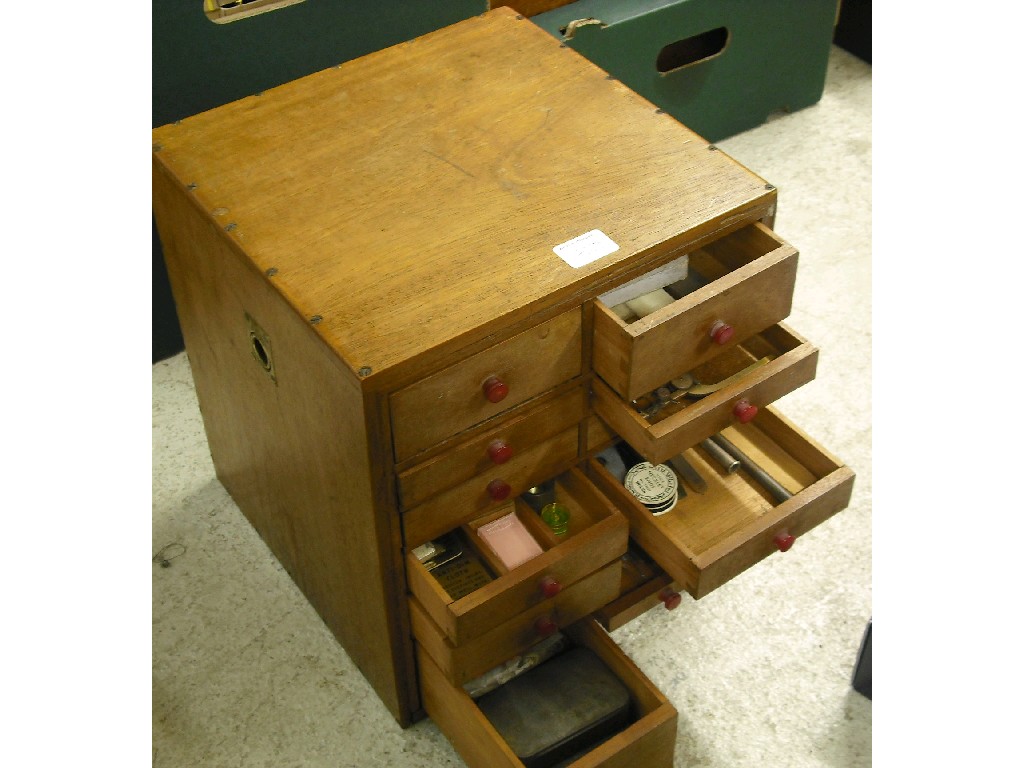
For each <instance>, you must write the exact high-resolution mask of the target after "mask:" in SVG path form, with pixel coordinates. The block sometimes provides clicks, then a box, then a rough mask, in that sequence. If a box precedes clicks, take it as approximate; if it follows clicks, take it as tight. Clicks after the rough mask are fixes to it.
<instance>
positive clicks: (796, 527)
mask: <svg viewBox="0 0 1024 768" xmlns="http://www.w3.org/2000/svg"><path fill="white" fill-rule="evenodd" d="M722 434H723V436H725V437H727V438H729V439H730V440H732V441H733V442H734V443H735V444H736V445H737V447H739V448H740V449H741V450H743V451H744V452H745V453H746V454H747V455H748V456H749V457H750V458H751V459H753V460H754V461H755V462H756V463H757V464H758V465H760V466H761V467H762V468H763V469H764V470H766V471H767V472H768V474H769V475H771V476H772V477H773V478H774V479H775V480H776V481H778V482H779V483H780V484H781V485H782V486H783V487H784V488H786V490H788V491H789V492H790V493H792V494H793V495H792V497H791V498H789V499H788V500H786V501H784V502H782V503H777V502H774V501H773V500H772V497H771V496H770V495H769V494H768V493H767V491H765V490H764V489H763V488H762V487H761V486H760V484H759V483H757V482H756V481H755V480H754V479H753V478H751V477H750V476H749V475H748V474H747V472H746V471H745V470H743V469H740V470H739V471H737V472H735V473H734V474H726V473H725V472H724V471H723V470H722V469H721V468H720V467H719V465H717V464H716V463H714V461H713V460H712V459H711V458H710V457H709V456H708V454H706V453H705V452H704V449H703V448H700V447H697V448H693V449H689V450H687V451H684V452H683V455H684V456H685V457H686V459H687V460H688V461H689V463H690V464H692V465H693V466H694V467H695V468H696V469H697V471H698V472H699V473H700V474H701V475H702V476H703V478H704V479H705V481H706V482H707V485H708V489H707V491H706V493H704V494H697V493H693V492H691V493H689V495H688V496H686V497H685V498H683V499H680V500H679V503H678V504H677V505H676V507H675V508H674V509H673V510H672V511H671V512H668V513H666V514H664V515H661V516H659V517H654V516H653V515H651V513H650V512H649V511H647V509H645V508H644V507H643V506H642V505H641V504H639V503H638V502H637V501H636V499H635V498H633V497H632V496H631V495H630V494H629V492H628V491H626V489H625V488H624V487H623V486H622V485H621V484H620V483H619V482H618V481H617V480H615V478H614V477H612V475H610V474H609V473H608V471H607V470H606V469H605V468H604V467H603V466H601V465H600V464H599V463H598V462H596V461H594V462H591V463H590V465H589V467H588V468H589V470H590V472H591V477H592V479H593V480H594V482H595V484H596V485H597V486H598V488H600V489H601V490H602V491H603V492H604V493H605V495H607V496H608V498H609V499H611V500H612V502H613V503H615V504H617V505H618V507H619V509H620V510H621V511H622V512H623V514H625V515H626V517H627V518H628V519H629V529H630V536H631V538H633V539H634V540H635V541H636V542H637V543H638V544H639V545H640V546H641V547H642V548H643V549H644V550H645V551H646V552H647V553H648V554H649V555H650V556H651V557H652V558H654V559H655V560H656V561H657V563H658V564H659V565H660V566H661V567H662V568H664V570H665V571H666V572H667V573H668V574H669V575H671V577H672V578H673V579H674V580H675V581H677V582H678V583H679V584H680V585H682V586H683V587H684V588H685V589H686V590H687V591H688V592H689V593H690V594H691V595H693V596H694V597H695V598H700V597H703V596H704V595H706V594H708V593H709V592H711V591H712V590H714V589H716V588H717V587H719V586H721V585H722V584H724V583H725V582H727V581H728V580H729V579H731V578H733V577H734V576H736V575H738V574H739V573H742V572H743V571H744V570H746V569H747V568H749V567H750V566H752V565H754V564H755V563H757V562H760V561H761V560H763V559H764V558H765V557H767V556H768V555H770V554H772V553H773V552H777V551H779V550H780V549H782V550H783V551H785V549H788V547H789V546H791V545H792V544H793V538H798V537H799V536H800V535H801V534H803V533H804V532H806V531H808V530H810V529H811V528H813V527H814V526H816V525H818V524H819V523H821V522H823V521H824V520H826V519H828V518H829V517H831V516H832V515H834V514H835V513H836V512H839V511H840V510H841V509H843V508H845V507H846V506H847V504H848V503H849V500H850V494H851V492H852V489H853V481H854V474H853V472H852V471H851V470H850V469H849V468H848V467H846V466H844V465H843V464H842V463H841V462H840V461H839V460H838V459H836V458H835V457H833V456H832V455H831V454H829V453H828V452H827V451H826V450H825V449H824V448H822V447H821V446H819V445H818V444H817V443H815V442H814V441H813V440H812V439H811V438H809V437H808V436H807V435H805V434H803V433H802V432H801V431H800V430H799V429H798V428H797V427H796V426H794V425H793V424H791V423H790V422H789V421H788V420H786V419H784V418H783V417H782V416H780V415H779V414H778V413H776V412H775V411H774V410H773V409H771V408H767V409H765V411H764V413H763V414H762V415H759V417H758V419H757V422H756V425H755V424H753V423H752V424H746V425H743V426H738V427H730V428H729V429H726V430H724V431H723V432H722ZM680 485H681V486H682V485H684V483H683V481H682V480H680ZM789 537H793V538H789ZM794 549H795V551H799V543H797V544H796V545H795V548H794Z"/></svg>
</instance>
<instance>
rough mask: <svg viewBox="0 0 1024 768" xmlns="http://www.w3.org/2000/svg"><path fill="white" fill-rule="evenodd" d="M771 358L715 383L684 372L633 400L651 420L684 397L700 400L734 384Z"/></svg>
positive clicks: (681, 400) (759, 361)
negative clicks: (699, 379) (702, 380)
mask: <svg viewBox="0 0 1024 768" xmlns="http://www.w3.org/2000/svg"><path fill="white" fill-rule="evenodd" d="M770 360H771V358H769V357H762V358H760V359H758V360H755V361H754V362H752V363H751V364H750V365H748V366H746V367H745V368H743V369H742V370H740V371H737V372H736V373H734V374H732V375H731V376H727V377H726V378H724V379H721V380H720V381H717V382H714V383H706V382H701V381H698V380H697V379H696V378H695V377H694V376H693V375H692V374H689V373H684V374H683V375H682V376H680V377H678V378H675V379H672V380H671V381H670V382H668V383H666V384H665V385H664V386H661V387H658V388H657V389H656V390H654V392H651V393H649V394H647V395H644V396H643V397H640V398H637V399H636V400H634V401H633V407H634V408H636V410H637V412H638V413H639V414H640V415H641V416H643V417H644V418H645V419H647V420H648V421H650V420H651V419H652V418H653V417H654V416H656V415H658V414H659V413H661V411H663V410H664V409H665V408H667V407H669V406H672V405H678V404H680V403H682V402H683V400H684V399H691V400H699V399H700V398H702V397H707V396H708V395H710V394H713V393H715V392H717V391H718V390H720V389H723V388H724V387H727V386H729V385H730V384H734V383H735V382H737V381H739V380H740V379H742V378H743V377H745V376H747V375H748V374H750V373H751V372H752V371H755V370H757V369H758V368H760V367H761V366H763V365H767V364H768V362H769V361H770Z"/></svg>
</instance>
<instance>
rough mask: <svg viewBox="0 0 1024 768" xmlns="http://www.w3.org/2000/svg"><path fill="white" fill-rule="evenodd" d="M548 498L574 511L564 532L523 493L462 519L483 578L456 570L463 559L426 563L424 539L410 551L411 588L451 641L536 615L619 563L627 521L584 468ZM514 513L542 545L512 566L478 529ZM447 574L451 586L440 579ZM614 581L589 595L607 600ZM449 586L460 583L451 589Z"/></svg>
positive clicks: (462, 534)
mask: <svg viewBox="0 0 1024 768" xmlns="http://www.w3.org/2000/svg"><path fill="white" fill-rule="evenodd" d="M551 498H552V499H553V500H555V501H557V502H558V503H559V504H563V505H565V507H566V508H567V509H568V511H569V524H568V529H567V530H566V531H565V533H563V534H562V535H560V536H558V535H555V533H554V532H553V531H552V530H551V528H549V527H548V526H547V525H546V524H545V523H544V522H543V521H542V520H541V518H540V516H539V515H538V513H537V511H536V510H535V509H533V508H532V507H531V506H530V505H528V504H527V502H526V501H524V499H523V497H516V498H515V499H514V500H512V501H510V502H508V504H507V506H505V507H502V508H500V509H499V510H496V511H491V512H490V513H488V514H487V515H486V516H484V517H480V518H477V519H475V520H473V521H472V522H470V523H468V524H466V525H464V526H462V528H461V529H460V538H461V539H462V541H463V543H464V546H465V547H466V552H465V556H466V557H475V558H477V559H478V560H479V561H481V562H479V563H478V564H476V565H473V566H472V567H473V568H475V569H476V570H477V573H478V579H477V581H476V582H475V583H474V584H470V585H469V586H466V578H465V573H464V572H462V571H457V570H455V569H457V568H460V565H459V563H458V562H452V563H450V564H446V565H444V566H440V567H439V568H435V569H433V570H428V565H425V564H424V563H423V562H421V560H420V557H419V556H418V555H422V554H423V552H424V551H423V550H422V549H421V548H420V547H419V546H418V547H417V548H416V549H411V550H410V551H409V553H408V554H407V555H406V572H407V578H408V583H409V589H410V591H411V592H412V593H413V595H414V596H415V598H416V600H417V601H418V603H419V605H420V606H421V607H422V609H423V611H424V613H425V614H426V615H428V616H429V617H430V619H431V620H432V621H433V622H434V624H435V625H436V626H437V627H438V628H439V629H440V631H441V632H442V633H443V635H444V636H445V637H446V638H447V640H448V641H449V642H450V643H451V644H452V645H463V644H465V643H466V642H467V641H469V640H472V639H474V638H478V637H481V636H484V635H485V634H487V633H490V632H492V631H493V630H494V629H495V628H496V627H498V626H499V625H500V624H503V623H504V622H506V621H508V620H509V618H510V617H514V616H517V615H519V614H523V613H524V612H530V611H533V610H534V609H537V610H538V611H539V612H540V613H538V618H539V617H540V616H542V615H543V612H544V611H546V610H553V609H556V608H557V606H558V605H559V604H560V603H561V602H562V601H564V600H565V595H564V593H565V592H568V591H569V590H570V588H571V587H572V586H573V585H574V584H576V583H577V582H580V581H582V580H583V579H584V578H585V577H587V576H590V575H591V574H594V573H595V572H597V571H599V570H601V569H602V568H603V567H605V566H609V565H613V566H614V567H618V558H619V557H620V556H622V555H623V554H624V553H625V551H626V544H627V540H628V524H627V522H626V519H625V518H624V517H623V516H622V515H621V514H620V513H619V512H618V510H616V509H615V507H614V506H613V505H612V504H611V503H610V502H609V501H608V499H606V498H605V497H604V496H603V495H602V494H601V493H600V492H599V491H598V490H597V489H596V488H595V487H594V485H593V484H592V483H591V482H590V480H588V479H587V477H586V476H585V475H584V474H583V472H581V471H580V470H579V469H578V468H573V469H571V470H569V471H568V472H566V473H564V474H563V475H560V476H559V477H558V478H556V479H555V482H554V486H553V494H552V497H551ZM546 500H550V499H546ZM510 513H512V514H514V515H515V517H516V518H517V519H518V520H519V521H520V522H521V523H522V526H523V528H525V529H526V531H527V532H528V534H529V535H531V536H532V538H533V539H534V540H535V541H536V542H537V544H538V545H539V547H540V549H542V550H543V551H542V552H541V554H538V555H536V556H534V557H532V559H529V560H526V561H525V562H523V563H522V564H520V565H517V566H515V567H513V568H511V569H509V568H507V567H506V565H505V564H504V563H503V562H502V560H501V559H500V556H498V555H496V554H495V553H494V551H493V550H492V549H491V547H490V546H488V544H487V543H486V542H485V541H483V540H481V537H480V535H479V531H480V529H481V527H482V526H485V525H487V524H488V523H491V522H492V521H493V520H495V519H497V518H503V517H504V516H507V515H508V514H510ZM421 544H422V542H421ZM427 562H428V564H429V563H430V561H429V560H428V561H427ZM480 574H483V575H480ZM442 576H443V577H444V578H443V579H442V578H441V577H442ZM488 576H489V577H490V579H489V580H487V577H488ZM453 578H454V579H456V580H457V581H452V579H453ZM445 580H447V583H448V584H449V586H448V587H447V588H446V587H445V586H444V585H443V584H442V581H445ZM453 584H454V586H452V585H453ZM472 587H475V588H472ZM615 589H616V585H614V584H612V585H611V586H610V587H609V588H607V589H604V588H602V587H600V583H599V584H598V586H597V590H596V592H595V594H594V595H593V597H592V600H598V601H599V600H601V599H603V600H604V601H607V600H609V599H611V598H612V597H614V596H615V594H617V593H616V592H615ZM449 590H451V591H452V592H455V591H456V590H458V591H457V592H456V594H455V596H453V595H452V594H450V592H449ZM463 592H465V594H462V593H463ZM589 602H590V601H588V604H589ZM598 604H600V603H598ZM595 607H596V606H595ZM591 610H593V608H591ZM533 639H534V640H536V638H535V637H534V638H533ZM499 661H500V659H499Z"/></svg>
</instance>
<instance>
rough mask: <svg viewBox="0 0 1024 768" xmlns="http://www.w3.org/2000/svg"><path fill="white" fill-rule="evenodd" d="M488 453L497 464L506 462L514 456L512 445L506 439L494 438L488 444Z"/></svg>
mask: <svg viewBox="0 0 1024 768" xmlns="http://www.w3.org/2000/svg"><path fill="white" fill-rule="evenodd" d="M487 455H488V456H489V457H490V459H491V461H493V462H494V463H495V464H504V463H505V462H506V461H508V460H509V459H511V458H512V446H510V445H509V444H508V443H506V442H505V441H504V440H492V441H491V443H490V445H488V446H487Z"/></svg>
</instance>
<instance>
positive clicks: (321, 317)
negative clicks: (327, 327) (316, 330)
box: [309, 315, 324, 325]
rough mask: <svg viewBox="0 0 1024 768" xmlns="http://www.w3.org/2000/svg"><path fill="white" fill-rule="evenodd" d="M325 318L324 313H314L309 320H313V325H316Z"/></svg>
mask: <svg viewBox="0 0 1024 768" xmlns="http://www.w3.org/2000/svg"><path fill="white" fill-rule="evenodd" d="M323 319H324V318H323V316H322V315H313V316H312V317H311V318H309V322H311V323H312V324H313V325H316V324H317V323H319V322H320V321H321V320H323Z"/></svg>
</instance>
